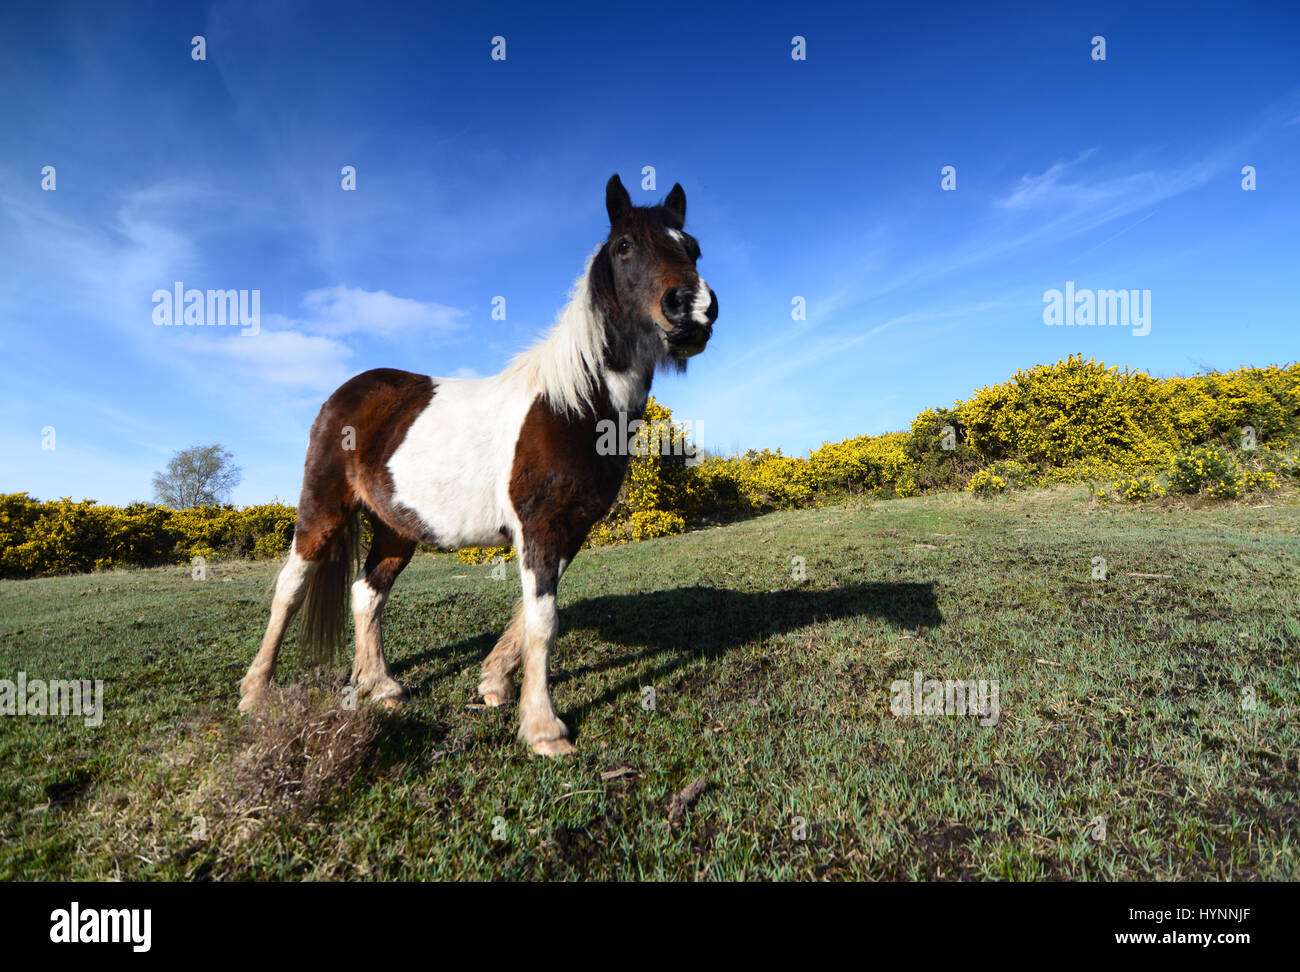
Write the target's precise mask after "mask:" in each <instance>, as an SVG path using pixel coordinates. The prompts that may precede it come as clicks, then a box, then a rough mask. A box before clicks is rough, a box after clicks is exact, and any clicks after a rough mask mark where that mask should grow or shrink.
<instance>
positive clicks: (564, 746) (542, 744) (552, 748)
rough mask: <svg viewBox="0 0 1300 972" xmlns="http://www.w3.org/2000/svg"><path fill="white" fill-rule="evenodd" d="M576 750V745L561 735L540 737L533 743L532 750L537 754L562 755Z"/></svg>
mask: <svg viewBox="0 0 1300 972" xmlns="http://www.w3.org/2000/svg"><path fill="white" fill-rule="evenodd" d="M577 751H578V747H577V746H575V745H573V743H571V742H569V740H567V739H565V738H564V737H563V736H561V737H560V738H559V739H541V740H538V741H537V742H535V743H533V752H535V753H537V754H538V755H539V756H563V755H565V754H566V753H576V752H577Z"/></svg>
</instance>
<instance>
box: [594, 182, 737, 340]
mask: <svg viewBox="0 0 1300 972" xmlns="http://www.w3.org/2000/svg"><path fill="white" fill-rule="evenodd" d="M605 208H606V210H608V212H609V239H607V240H606V241H605V244H604V245H603V246H602V247H601V248H600V250H599V251H598V252H597V254H596V257H595V260H594V261H593V264H592V281H593V290H592V293H593V298H594V299H595V301H596V302H597V304H598V305H600V306H601V307H602V309H603V310H604V312H605V317H606V322H607V326H611V327H612V328H613V329H614V330H615V331H617V332H618V333H616V334H610V335H608V337H609V339H610V340H611V342H612V343H614V344H617V345H622V346H623V347H624V348H625V349H626V351H628V352H632V353H633V354H635V350H634V349H644V350H645V351H646V352H648V353H650V354H652V355H654V356H656V357H657V358H658V359H660V360H662V359H664V358H665V357H666V358H667V359H669V360H671V361H676V362H678V363H681V362H685V360H686V359H687V358H689V357H691V356H692V355H695V354H699V353H700V352H701V351H703V350H704V345H705V344H707V343H708V340H709V337H710V335H711V334H712V333H713V322H714V321H715V320H716V319H717V317H718V298H717V296H716V295H715V294H714V293H713V291H712V290H710V289H709V285H708V284H706V283H705V282H704V281H703V280H702V279H701V278H700V275H699V273H698V271H697V270H696V268H695V263H696V261H697V260H699V258H700V245H699V244H698V243H697V242H696V241H695V238H694V237H693V236H691V235H690V234H689V233H686V232H684V231H683V230H682V227H683V226H684V225H685V223H686V193H685V191H684V190H683V189H682V187H681V186H680V185H674V186H673V188H672V192H670V193H668V198H667V199H665V200H664V201H663V203H662V204H660V205H658V206H633V205H632V199H631V197H630V196H628V194H627V190H626V189H624V188H623V183H622V182H620V181H619V178H618V176H617V175H613V176H611V177H610V180H609V183H608V184H607V185H606V186H605ZM618 356H619V357H622V356H623V355H618Z"/></svg>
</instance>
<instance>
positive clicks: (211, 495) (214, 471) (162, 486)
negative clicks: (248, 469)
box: [153, 445, 243, 510]
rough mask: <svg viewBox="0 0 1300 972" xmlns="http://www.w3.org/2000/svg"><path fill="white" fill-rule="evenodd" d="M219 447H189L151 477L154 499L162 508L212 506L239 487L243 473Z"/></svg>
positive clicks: (232, 457)
mask: <svg viewBox="0 0 1300 972" xmlns="http://www.w3.org/2000/svg"><path fill="white" fill-rule="evenodd" d="M234 458H235V457H234V456H233V455H231V454H230V453H229V452H227V451H226V450H225V449H224V448H222V447H221V446H220V445H209V446H191V447H190V448H188V449H182V450H181V451H180V452H178V453H176V455H174V456H172V458H171V461H170V462H168V463H167V468H166V469H165V470H164V471H163V472H156V473H154V474H153V494H154V499H155V500H157V501H158V502H159V503H161V504H162V505H163V506H169V507H171V508H172V509H176V510H183V509H187V508H189V507H191V506H215V505H216V504H217V503H220V502H221V501H222V500H223V499H226V498H228V497H229V495H230V491H231V490H232V489H234V488H235V487H236V486H238V485H239V480H240V479H241V478H242V476H243V470H242V469H240V468H239V467H238V466H236V465H233V464H232V463H231V460H232V459H234Z"/></svg>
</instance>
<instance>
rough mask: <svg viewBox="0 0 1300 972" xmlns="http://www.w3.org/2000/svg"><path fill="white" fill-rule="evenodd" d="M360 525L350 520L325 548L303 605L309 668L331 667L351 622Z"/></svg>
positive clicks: (355, 519) (355, 518)
mask: <svg viewBox="0 0 1300 972" xmlns="http://www.w3.org/2000/svg"><path fill="white" fill-rule="evenodd" d="M360 542H361V522H360V516H359V515H353V516H349V517H348V518H347V519H346V520H344V521H343V526H342V528H341V529H340V530H339V531H338V533H336V534H335V536H334V538H333V539H332V540H331V541H330V542H329V545H328V546H327V547H326V548H325V559H324V560H322V561H320V562H319V563H318V565H317V567H316V570H315V572H314V573H313V574H312V575H311V580H310V581H308V583H307V595H306V598H305V600H304V601H303V605H302V634H301V644H302V653H303V658H304V659H306V661H307V663H308V664H310V665H332V664H333V663H334V659H335V657H336V655H337V654H338V649H339V642H340V641H342V640H343V628H344V626H345V625H346V624H347V618H348V590H349V588H351V586H352V578H353V576H354V575H355V573H356V570H357V564H358V562H359V560H360V559H361V558H360Z"/></svg>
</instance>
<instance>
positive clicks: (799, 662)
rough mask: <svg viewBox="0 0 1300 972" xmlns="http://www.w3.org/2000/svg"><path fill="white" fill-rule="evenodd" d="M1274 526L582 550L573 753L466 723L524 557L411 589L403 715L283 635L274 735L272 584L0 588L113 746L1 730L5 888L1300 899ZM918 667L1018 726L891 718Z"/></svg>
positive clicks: (881, 513) (1276, 516) (845, 511)
mask: <svg viewBox="0 0 1300 972" xmlns="http://www.w3.org/2000/svg"><path fill="white" fill-rule="evenodd" d="M1265 502H1266V503H1268V504H1271V505H1268V506H1265V507H1263V508H1257V507H1258V506H1259V505H1260V504H1262V503H1265ZM1254 503H1255V504H1256V506H1252V505H1251V503H1250V502H1238V503H1224V504H1206V505H1204V506H1201V507H1200V508H1193V507H1192V506H1189V505H1187V504H1180V503H1174V502H1162V503H1158V504H1139V505H1125V506H1114V507H1112V506H1095V505H1089V504H1088V503H1086V502H1085V501H1084V499H1083V492H1082V490H1079V489H1064V488H1063V489H1058V490H1054V491H1038V492H1030V493H1016V494H1012V495H1008V496H1006V497H1000V498H995V499H992V500H983V501H982V500H979V499H976V498H974V497H971V496H966V495H954V494H945V495H937V496H925V497H920V498H914V499H907V500H894V501H889V502H880V503H876V504H874V505H871V506H867V505H848V506H840V507H832V508H823V509H814V510H806V511H800V512H790V513H777V514H772V515H769V516H765V517H762V518H759V519H755V520H750V521H747V522H743V523H738V524H734V525H731V526H726V527H719V528H715V529H710V530H704V531H700V532H696V533H690V534H686V535H683V536H678V537H673V538H668V539H663V540H655V541H648V542H644V543H640V544H636V545H631V546H626V547H619V548H602V549H597V550H588V551H584V553H583V555H582V556H581V557H579V558H578V560H577V561H576V562H575V564H574V565H573V567H572V568H571V570H570V571H569V573H568V574H567V576H566V577H565V582H564V584H563V585H562V591H561V635H560V642H559V647H558V649H557V651H556V653H555V655H554V656H553V681H552V684H553V690H554V696H555V703H556V708H557V711H558V712H559V713H560V714H561V716H562V717H563V718H565V720H566V721H567V722H568V723H569V725H570V726H571V727H572V728H573V729H574V730H576V732H575V741H576V742H577V744H578V747H579V753H578V754H577V755H575V756H572V757H567V758H565V759H563V760H559V761H548V760H543V759H540V758H537V757H534V756H532V755H531V754H530V753H529V752H528V751H527V750H525V748H524V747H523V746H521V745H520V744H518V743H517V742H516V741H515V735H514V732H515V719H516V710H515V709H514V708H513V707H511V708H508V709H502V710H497V709H485V708H480V707H476V706H475V705H474V703H476V702H477V699H476V698H475V695H474V688H475V685H476V683H477V680H478V663H479V661H480V660H481V659H482V657H483V656H484V655H485V654H486V653H487V651H488V650H489V649H490V648H491V645H492V643H493V641H494V640H495V635H496V634H497V633H498V632H499V630H500V629H501V628H502V627H503V626H504V624H505V623H506V621H507V620H508V618H509V613H510V609H511V606H512V604H513V601H514V598H515V585H516V583H517V581H516V580H515V579H514V568H513V567H512V568H511V575H512V578H511V581H510V582H508V583H507V582H502V581H494V580H493V579H492V578H491V573H490V571H491V568H490V567H467V566H465V565H464V564H461V563H459V562H457V561H456V560H455V558H453V557H451V556H449V555H421V556H419V557H417V559H416V560H415V561H414V562H413V563H412V564H411V566H410V567H409V568H408V569H407V571H406V572H405V574H404V575H403V576H402V578H401V579H400V580H399V582H398V584H397V587H396V588H395V591H394V594H393V597H392V599H391V601H390V603H389V606H388V611H387V615H386V637H387V643H388V650H389V657H390V660H391V662H392V665H393V668H394V671H395V673H396V674H397V676H398V678H399V679H401V680H402V681H403V682H404V683H405V684H407V685H408V686H409V687H410V688H411V690H412V701H411V702H410V703H408V704H407V705H406V706H405V707H404V708H403V709H402V710H400V711H399V712H396V713H388V712H378V711H374V710H372V709H370V708H369V707H366V706H363V707H361V708H359V709H347V708H345V707H344V706H342V705H341V704H340V703H339V695H338V693H339V692H341V690H342V688H343V684H344V682H343V680H344V676H345V675H346V668H345V667H344V665H343V664H342V660H341V661H340V664H339V666H338V667H337V669H336V670H331V671H316V672H314V673H311V675H310V677H306V678H304V676H303V674H302V673H301V672H298V671H295V666H294V661H295V657H294V655H295V650H294V641H293V637H294V636H293V635H291V636H290V640H289V642H288V650H287V654H286V655H285V656H282V665H281V672H280V676H279V678H278V681H279V682H281V683H293V684H294V685H295V686H296V687H294V688H292V689H288V690H286V691H284V692H282V693H281V696H280V699H279V702H278V703H277V704H276V705H275V706H273V707H272V708H271V709H270V710H268V711H267V712H266V713H264V714H263V715H261V716H259V717H258V719H256V720H253V721H252V722H248V721H244V720H241V719H240V718H239V717H238V716H236V715H235V702H236V683H237V682H238V680H239V678H240V677H241V676H242V674H243V672H244V669H245V667H246V666H247V664H248V662H249V661H250V659H251V657H252V653H253V650H254V647H255V645H256V643H257V641H258V639H259V637H260V634H261V631H262V626H263V624H264V623H265V617H266V602H265V592H266V589H267V585H268V582H269V581H270V579H271V578H272V576H273V573H274V571H275V568H276V565H275V564H271V563H247V562H236V563H220V564H216V565H214V566H212V567H210V568H209V576H208V579H207V580H206V581H201V582H200V581H195V580H193V579H191V577H190V574H189V571H188V570H183V569H158V570H143V571H126V572H115V573H106V574H94V575H85V576H77V577H62V578H53V579H39V580H28V581H5V582H0V677H3V678H9V679H14V678H15V677H16V673H17V672H18V671H20V670H21V671H25V672H26V673H27V676H28V678H29V679H31V678H77V677H84V678H93V679H103V680H104V682H105V689H104V698H105V716H104V720H103V724H102V725H101V726H99V727H98V728H90V727H86V726H85V725H83V723H82V720H79V719H74V718H56V717H36V716H29V717H5V718H3V720H2V721H0V765H2V766H4V767H5V772H4V774H3V777H2V778H0V878H5V879H64V878H78V879H109V878H122V879H146V880H148V879H172V880H175V879H181V880H186V879H339V878H346V879H384V880H389V879H507V880H511V879H535V878H551V879H579V878H581V879H687V880H692V879H707V880H750V879H776V880H781V879H905V880H906V879H954V878H965V879H1045V878H1061V879H1101V880H1113V879H1130V880H1152V879H1154V880H1166V881H1184V880H1197V879H1237V880H1241V879H1271V880H1288V879H1289V880H1295V879H1297V878H1300V853H1298V850H1297V841H1298V840H1300V826H1298V814H1297V802H1298V801H1297V796H1298V792H1297V791H1298V790H1300V783H1298V782H1297V781H1298V780H1300V766H1298V765H1297V752H1298V750H1297V728H1296V725H1297V723H1296V719H1295V713H1296V691H1297V650H1296V646H1297V643H1298V642H1300V605H1298V604H1297V598H1296V592H1297V591H1300V534H1298V530H1300V499H1298V498H1297V497H1296V496H1295V495H1294V494H1290V495H1283V496H1281V497H1270V498H1269V499H1268V500H1267V501H1260V500H1256V501H1254ZM796 557H798V558H803V562H804V563H805V564H806V568H805V569H806V578H805V579H804V580H802V581H800V580H796V579H795V576H794V574H795V569H794V567H793V566H792V564H793V563H794V561H793V558H796ZM1093 557H1104V559H1105V565H1106V578H1105V579H1104V580H1101V579H1093V577H1092V573H1093V564H1092V558H1093ZM1134 575H1157V576H1134ZM1166 575H1169V576H1166ZM918 671H919V672H922V673H923V674H924V676H925V677H926V678H938V679H989V680H992V679H996V680H997V683H998V686H999V692H1000V720H999V721H998V722H997V724H996V725H995V726H983V725H981V724H980V723H981V719H980V718H979V717H978V715H967V716H959V715H935V716H925V717H910V718H905V717H899V716H895V715H893V714H892V713H891V711H890V698H891V695H890V686H891V684H892V683H893V682H894V681H895V680H911V678H912V677H913V673H914V672H918ZM304 684H305V685H306V687H303V686H304ZM1251 693H1253V698H1254V699H1255V700H1256V703H1257V704H1256V706H1255V708H1254V709H1253V710H1252V709H1249V708H1246V707H1244V706H1243V699H1247V698H1250V697H1251ZM616 771H618V772H616ZM602 774H610V775H609V777H608V778H605V777H603V776H602ZM701 777H702V778H703V781H704V784H705V787H704V789H703V791H702V792H700V793H698V795H695V797H694V799H693V800H687V801H683V800H678V801H677V802H676V804H675V805H674V807H673V811H672V814H671V815H670V812H669V806H670V801H671V800H672V797H673V795H674V794H675V793H677V792H679V791H681V790H682V789H683V788H686V787H687V786H688V784H690V783H691V782H692V781H694V780H696V779H697V778H701ZM1103 830H1104V835H1103Z"/></svg>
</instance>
